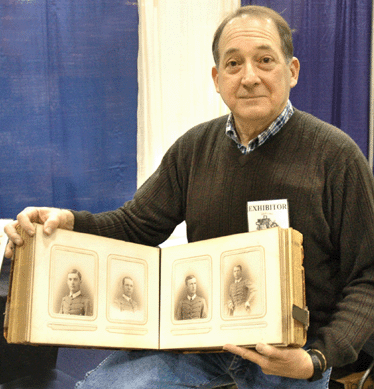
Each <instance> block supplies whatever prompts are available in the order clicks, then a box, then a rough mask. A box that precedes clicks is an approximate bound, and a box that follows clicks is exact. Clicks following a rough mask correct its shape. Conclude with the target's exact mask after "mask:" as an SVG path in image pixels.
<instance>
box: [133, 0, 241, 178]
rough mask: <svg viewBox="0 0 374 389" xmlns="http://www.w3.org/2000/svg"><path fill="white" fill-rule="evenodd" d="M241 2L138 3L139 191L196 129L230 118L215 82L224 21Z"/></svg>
mask: <svg viewBox="0 0 374 389" xmlns="http://www.w3.org/2000/svg"><path fill="white" fill-rule="evenodd" d="M239 6H240V0H215V1H212V0H189V1H175V0H162V1H157V0H139V58H138V65H139V66H138V77H139V97H138V185H141V184H142V183H143V182H144V181H145V180H146V179H147V178H148V177H149V176H150V175H151V174H152V173H153V171H154V170H155V169H156V168H157V166H158V165H159V163H160V161H161V158H162V156H163V154H164V153H165V152H166V150H167V149H168V148H169V146H170V145H171V144H172V143H173V142H174V141H175V140H176V139H177V138H178V137H179V136H180V135H182V134H183V133H184V132H186V131H187V130H188V129H189V128H191V127H192V126H194V125H196V124H198V123H201V122H204V121H206V120H209V119H212V118H214V117H217V116H220V115H222V114H224V113H226V112H227V108H226V107H225V105H224V104H223V103H222V102H221V99H220V98H219V95H218V94H217V93H216V92H215V89H214V85H213V81H212V78H211V68H212V66H213V65H214V63H213V57H212V54H211V44H212V39H213V34H214V31H215V29H216V27H217V25H218V23H219V21H220V20H221V19H222V18H223V17H224V16H225V15H226V14H227V13H228V12H229V11H231V10H233V9H235V8H237V7H239Z"/></svg>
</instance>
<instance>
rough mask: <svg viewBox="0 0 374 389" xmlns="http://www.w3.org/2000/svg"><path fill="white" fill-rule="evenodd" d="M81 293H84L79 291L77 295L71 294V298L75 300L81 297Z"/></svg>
mask: <svg viewBox="0 0 374 389" xmlns="http://www.w3.org/2000/svg"><path fill="white" fill-rule="evenodd" d="M81 293H82V292H81V291H80V290H78V292H77V293H74V294H71V293H70V297H71V298H73V299H75V298H76V297H78V296H80V295H81Z"/></svg>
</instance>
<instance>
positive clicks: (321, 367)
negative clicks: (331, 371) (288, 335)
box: [306, 348, 327, 382]
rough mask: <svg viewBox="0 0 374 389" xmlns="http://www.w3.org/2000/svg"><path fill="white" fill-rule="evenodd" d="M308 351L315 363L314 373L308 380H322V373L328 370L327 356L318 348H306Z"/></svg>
mask: <svg viewBox="0 0 374 389" xmlns="http://www.w3.org/2000/svg"><path fill="white" fill-rule="evenodd" d="M306 352H307V353H308V354H309V355H310V357H311V358H312V363H313V369H314V372H313V375H312V376H311V377H310V378H308V381H310V382H313V381H317V380H320V379H321V378H322V374H323V373H324V372H325V371H326V368H327V362H326V358H325V356H324V355H323V354H322V353H321V351H319V350H317V349H312V348H311V349H309V350H306Z"/></svg>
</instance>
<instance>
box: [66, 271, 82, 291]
mask: <svg viewBox="0 0 374 389" xmlns="http://www.w3.org/2000/svg"><path fill="white" fill-rule="evenodd" d="M68 287H69V289H70V292H71V293H77V292H78V291H79V290H80V288H81V280H80V279H79V276H78V274H77V273H69V274H68Z"/></svg>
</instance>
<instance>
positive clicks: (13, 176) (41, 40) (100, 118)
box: [0, 0, 138, 218]
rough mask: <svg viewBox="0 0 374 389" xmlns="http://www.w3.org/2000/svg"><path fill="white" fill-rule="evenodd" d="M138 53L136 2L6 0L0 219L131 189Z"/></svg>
mask: <svg viewBox="0 0 374 389" xmlns="http://www.w3.org/2000/svg"><path fill="white" fill-rule="evenodd" d="M137 52H138V9H137V4H136V2H135V1H124V0H79V1H75V0H18V1H16V0H0V147H1V151H0V218H8V217H10V218H13V217H15V216H16V214H17V213H18V212H19V211H20V210H22V209H23V208H24V207H25V206H28V205H43V206H56V207H64V208H72V209H87V210H90V211H93V212H98V211H104V210H108V209H113V208H116V207H118V206H120V205H122V204H123V202H124V201H125V200H127V199H130V198H131V197H132V195H133V193H134V192H135V190H136V130H137V123H136V111H137V92H138V91H137Z"/></svg>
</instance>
